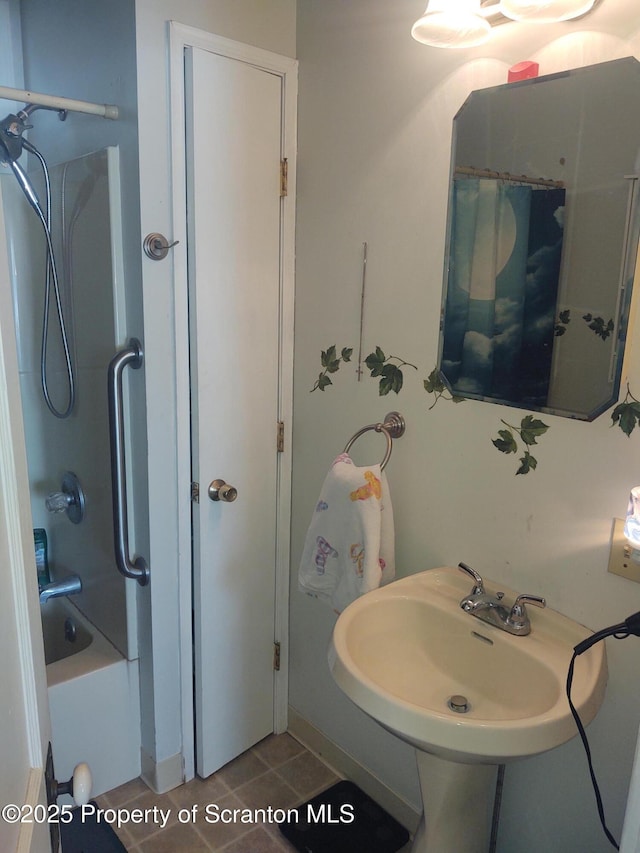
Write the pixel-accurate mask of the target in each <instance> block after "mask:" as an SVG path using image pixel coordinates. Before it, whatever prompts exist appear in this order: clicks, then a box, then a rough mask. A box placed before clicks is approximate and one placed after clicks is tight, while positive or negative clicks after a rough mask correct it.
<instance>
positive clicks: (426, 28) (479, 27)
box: [411, 0, 491, 47]
mask: <svg viewBox="0 0 640 853" xmlns="http://www.w3.org/2000/svg"><path fill="white" fill-rule="evenodd" d="M480 3H481V0H429V3H428V5H427V8H426V9H425V12H424V15H423V16H422V17H421V18H419V19H418V20H417V21H416V22H415V24H414V25H413V27H412V28H411V35H412V36H413V37H414V39H415V40H416V41H419V42H422V44H427V45H430V46H431V47H475V46H476V45H479V44H482V43H483V42H485V41H487V39H488V38H489V36H490V35H491V25H490V24H489V22H488V21H487V20H486V19H485V18H483V17H482V15H481V14H480Z"/></svg>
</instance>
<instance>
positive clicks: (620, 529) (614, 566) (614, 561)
mask: <svg viewBox="0 0 640 853" xmlns="http://www.w3.org/2000/svg"><path fill="white" fill-rule="evenodd" d="M609 571H610V572H611V573H612V574H614V575H621V576H622V577H623V578H628V579H629V580H630V581H636V582H637V583H640V563H636V562H635V560H632V559H631V548H630V547H629V544H628V542H627V540H626V538H625V535H624V521H623V519H621V518H614V519H613V531H612V533H611V551H610V553H609Z"/></svg>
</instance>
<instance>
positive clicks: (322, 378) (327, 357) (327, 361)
mask: <svg viewBox="0 0 640 853" xmlns="http://www.w3.org/2000/svg"><path fill="white" fill-rule="evenodd" d="M352 353H353V347H343V349H342V350H341V352H340V355H339V356H338V354H337V352H336V347H335V344H334V345H333V346H330V347H328V348H327V349H326V350H323V351H322V353H321V354H320V364H321V365H322V367H324V370H323V371H322V372H321V373H320V374H319V376H318V378H317V379H316V381H315V385H314V386H313V388H312V389H311V391H312V392H313V391H315V390H317V389H318V388H319V389H320V391H324V389H325V388H326V387H327V385H333V382H332V381H331V378H330V376H329V375H328V374H329V373H336V371H337V370H339V368H340V364H341V362H347V361H351V355H352Z"/></svg>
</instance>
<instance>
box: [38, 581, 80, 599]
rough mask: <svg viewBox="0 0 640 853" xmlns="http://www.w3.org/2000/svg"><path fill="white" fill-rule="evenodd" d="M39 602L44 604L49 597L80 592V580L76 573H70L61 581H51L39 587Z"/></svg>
mask: <svg viewBox="0 0 640 853" xmlns="http://www.w3.org/2000/svg"><path fill="white" fill-rule="evenodd" d="M39 589H40V604H44V603H45V601H48V600H49V599H50V598H60V597H61V596H63V595H73V594H74V593H78V592H82V581H81V580H80V578H79V577H78V575H70V576H69V577H68V578H65V579H64V580H62V581H52V582H51V583H48V584H45V586H41V587H39Z"/></svg>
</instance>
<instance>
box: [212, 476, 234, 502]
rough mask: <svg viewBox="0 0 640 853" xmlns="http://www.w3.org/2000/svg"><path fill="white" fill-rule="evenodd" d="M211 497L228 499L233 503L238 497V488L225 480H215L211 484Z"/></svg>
mask: <svg viewBox="0 0 640 853" xmlns="http://www.w3.org/2000/svg"><path fill="white" fill-rule="evenodd" d="M208 492H209V497H210V498H211V500H212V501H226V502H227V503H231V502H232V501H235V499H236V498H237V497H238V490H237V489H236V488H235V487H234V486H230V485H229V483H225V481H224V480H213V482H212V483H210V485H209V490H208Z"/></svg>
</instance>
